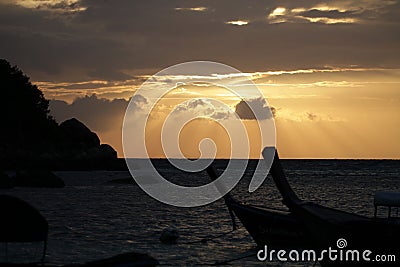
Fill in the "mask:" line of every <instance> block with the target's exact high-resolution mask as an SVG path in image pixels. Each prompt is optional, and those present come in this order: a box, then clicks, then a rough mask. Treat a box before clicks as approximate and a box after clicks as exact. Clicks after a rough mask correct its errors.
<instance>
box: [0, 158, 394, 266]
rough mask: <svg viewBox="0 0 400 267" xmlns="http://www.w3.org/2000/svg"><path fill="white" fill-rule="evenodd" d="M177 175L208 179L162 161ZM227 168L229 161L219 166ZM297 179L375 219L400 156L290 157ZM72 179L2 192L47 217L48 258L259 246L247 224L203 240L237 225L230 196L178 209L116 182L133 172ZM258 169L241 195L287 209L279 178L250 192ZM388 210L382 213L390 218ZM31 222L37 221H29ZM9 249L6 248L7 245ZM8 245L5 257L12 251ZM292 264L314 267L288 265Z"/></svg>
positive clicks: (205, 260)
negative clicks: (173, 241)
mask: <svg viewBox="0 0 400 267" xmlns="http://www.w3.org/2000/svg"><path fill="white" fill-rule="evenodd" d="M156 164H157V165H158V167H159V169H160V170H161V171H162V172H163V173H165V174H166V175H168V176H169V178H170V179H171V180H174V181H175V182H179V183H181V184H186V185H189V184H193V185H198V184H205V183H208V181H209V180H208V178H207V176H206V175H205V173H200V174H197V175H195V174H192V175H185V174H183V173H181V172H178V171H176V170H174V169H172V168H170V167H169V166H168V165H167V164H166V163H165V162H158V163H156ZM218 165H219V168H222V166H223V162H222V161H221V162H219V163H218ZM283 165H284V168H285V169H286V173H287V176H288V177H289V181H290V183H291V184H292V186H293V187H294V189H295V191H296V192H297V193H298V194H299V196H300V197H302V198H304V199H308V200H312V201H315V202H317V203H320V204H323V205H326V206H330V207H334V208H339V209H342V210H346V211H350V212H355V213H358V214H362V215H367V216H373V194H374V192H375V191H378V190H390V191H400V161H387V160H382V161H367V160H286V161H283ZM56 174H57V175H59V176H60V177H62V178H63V179H64V181H65V183H66V185H67V186H66V187H65V188H62V189H32V188H16V189H9V190H4V189H2V190H1V191H0V193H1V194H10V195H15V196H18V197H20V198H22V199H24V200H25V201H27V202H29V203H31V204H32V205H33V206H34V207H36V208H37V209H39V210H40V212H41V213H42V214H43V215H44V216H45V217H46V218H47V220H48V222H49V225H50V230H49V246H48V252H47V256H46V259H47V262H49V263H52V264H60V265H62V264H67V263H83V262H86V261H89V260H95V259H100V258H105V257H110V256H113V255H116V254H120V253H123V252H131V251H137V252H144V253H148V254H150V255H152V256H153V257H155V258H156V259H158V260H159V261H160V263H161V264H162V265H179V266H181V265H186V266H187V265H211V264H214V263H215V262H220V261H225V260H229V259H234V258H237V257H239V256H241V255H244V254H246V253H249V251H250V252H251V251H252V250H254V243H253V241H252V239H251V237H249V236H248V234H247V232H246V230H245V229H244V228H241V229H239V230H237V231H235V232H233V233H231V234H229V235H226V236H223V237H219V238H215V239H213V240H212V241H209V242H207V243H202V242H200V241H201V239H203V238H210V237H214V236H218V235H220V234H222V233H225V232H228V231H230V230H231V222H230V217H229V214H228V212H227V210H226V208H225V206H224V203H223V201H222V200H219V201H217V202H215V203H212V204H210V205H207V206H204V207H199V208H177V207H171V206H168V205H165V204H162V203H159V202H157V201H156V200H154V199H152V198H151V197H149V196H147V195H146V194H145V193H144V192H143V191H142V190H141V189H140V188H139V187H138V186H137V185H135V184H134V182H133V180H132V182H131V183H129V184H115V183H114V184H113V183H109V181H111V180H114V179H120V178H128V177H130V174H129V173H128V172H123V171H120V172H115V171H90V172H72V171H68V172H57V173H56ZM249 176H251V171H249V172H247V175H246V177H245V178H244V179H242V180H241V182H240V184H239V185H238V186H237V187H236V188H235V189H234V191H233V194H234V195H235V196H236V197H237V198H238V199H241V200H243V201H246V202H248V203H253V204H258V205H265V206H271V207H282V205H281V203H280V196H279V193H278V192H277V190H276V189H275V186H274V184H273V182H272V180H271V179H267V180H266V181H265V182H264V184H263V185H262V187H261V188H260V189H258V190H257V191H256V192H254V193H252V194H249V193H247V186H248V182H249V179H250V178H249ZM384 212H385V211H384V210H383V209H382V210H380V213H381V215H382V216H383V215H384ZM27 223H29V222H27ZM168 227H174V228H176V229H177V230H178V232H179V234H180V238H179V240H178V241H179V243H178V244H177V245H166V244H162V243H160V241H159V237H160V234H161V232H162V230H163V229H165V228H168ZM1 246H4V245H3V244H1ZM2 249H3V248H1V247H0V255H1V258H0V261H3V260H4V257H5V253H4V251H2ZM40 249H41V246H40V245H31V244H24V245H23V246H21V245H13V244H8V259H12V260H15V261H27V260H37V259H40ZM231 264H232V265H235V266H253V265H257V264H258V265H262V266H281V265H282V264H280V263H279V262H273V263H265V262H264V263H260V262H258V261H257V259H256V257H255V256H252V257H249V258H246V259H244V260H237V261H233V262H231ZM284 266H312V263H297V264H293V263H286V264H284Z"/></svg>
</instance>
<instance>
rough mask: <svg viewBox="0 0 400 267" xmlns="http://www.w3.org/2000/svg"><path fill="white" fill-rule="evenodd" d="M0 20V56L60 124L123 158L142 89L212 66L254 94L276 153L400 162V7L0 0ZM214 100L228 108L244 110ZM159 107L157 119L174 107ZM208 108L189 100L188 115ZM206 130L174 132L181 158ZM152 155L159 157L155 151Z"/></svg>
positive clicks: (225, 0) (377, 2)
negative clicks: (80, 129)
mask: <svg viewBox="0 0 400 267" xmlns="http://www.w3.org/2000/svg"><path fill="white" fill-rule="evenodd" d="M0 22H1V23H0V39H1V42H0V51H1V54H0V57H1V58H5V59H7V60H8V61H10V62H11V64H13V65H18V66H19V67H20V68H21V69H22V70H23V71H24V73H26V74H27V75H28V76H30V77H31V80H32V81H33V82H34V83H35V84H37V85H38V86H39V88H40V89H41V90H43V92H44V93H45V96H46V97H47V98H48V99H51V103H50V109H51V111H52V114H53V115H54V116H55V118H56V119H57V121H59V122H61V121H63V120H65V119H68V118H70V117H76V118H78V119H79V120H81V121H82V122H84V123H85V124H87V125H88V127H89V128H90V129H92V130H93V131H95V132H97V133H98V134H99V136H100V139H101V140H102V142H104V143H109V144H111V145H112V146H113V147H114V148H115V149H116V150H117V151H118V155H119V156H120V157H122V156H123V153H122V145H121V126H122V121H123V116H124V113H125V110H126V107H127V105H128V101H129V99H130V98H131V97H132V96H133V95H134V94H135V92H136V90H137V89H138V87H139V86H140V85H141V84H142V83H143V82H144V81H146V79H147V78H148V77H150V76H152V75H154V74H155V73H157V72H158V71H160V70H162V69H164V68H166V67H169V66H171V65H174V64H178V63H182V62H186V61H194V60H209V61H215V62H220V63H224V64H227V65H230V66H232V67H234V68H236V69H238V70H240V71H241V72H243V73H244V74H243V76H242V77H246V79H249V80H251V81H253V82H254V83H255V84H256V85H257V86H258V88H259V89H260V90H261V92H262V93H263V95H264V97H265V98H266V99H267V101H268V103H269V105H270V106H271V107H273V108H274V116H275V124H276V130H277V135H276V138H277V147H278V149H279V152H280V154H281V157H283V158H395V159H400V139H399V137H400V1H396V0H335V1H333V0H331V1H319V0H298V1H297V0H280V1H267V0H265V1H260V0H242V1H237V0H219V1H211V0H203V1H200V0H197V1H195V0H185V1H183V0H181V1H177V0H168V1H166V0H164V1H163V0H159V1H153V0H146V1H144V0H143V1H136V0H135V1H131V0H124V1H123V0H121V1H118V0H116V1H101V0H69V1H60V0H0ZM196 90H197V91H196V92H198V93H199V95H205V96H207V95H211V94H216V93H215V92H216V90H214V89H213V90H210V88H206V87H202V88H196ZM207 90H209V91H207ZM189 91H190V90H189ZM185 93H186V95H184V94H183V95H181V99H187V100H189V99H190V97H189V95H188V94H187V93H188V92H187V91H186V92H185ZM173 98H176V96H174V97H173ZM217 98H218V99H220V100H221V101H225V102H226V103H227V104H228V105H229V106H230V108H231V110H232V111H235V108H236V107H237V105H238V104H239V103H240V99H238V98H237V99H234V98H231V97H229V96H227V95H225V94H223V93H220V94H217ZM171 99H172V98H171ZM134 101H137V105H138V107H140V105H142V104H145V102H146V100H145V99H141V98H135V99H134ZM165 101H166V102H165V103H164V105H163V106H162V105H160V106H159V109H158V112H159V114H158V115H159V116H158V117H157V116H156V115H157V114H155V116H154V118H158V120H159V121H157V123H161V121H162V120H163V119H165V115H166V114H167V113H168V111H170V110H171V109H170V106H171V105H173V104H174V103H175V102H173V101H172V100H168V99H166V100H165ZM253 101H256V100H254V99H253ZM257 101H260V103H261V105H259V104H257V105H259V107H261V108H262V107H263V103H264V102H262V100H261V99H258V100H257ZM161 104H162V103H161ZM207 105H208V104H207ZM265 105H266V104H265ZM204 106H206V105H205V104H204V103H201V102H193V101H192V102H186V109H185V110H188V109H189V108H192V110H191V112H195V111H196V108H198V107H200V108H202V107H203V108H204ZM162 107H164V109H163V108H162ZM180 110H182V107H181V108H180ZM208 111H209V110H208ZM208 111H207V112H208ZM228 113H229V112H228ZM212 115H213V116H214V115H215V116H216V115H221V116H222V113H220V112H218V110H217V109H213V110H212ZM239 117H241V115H240V114H239ZM218 119H221V120H222V119H226V118H225V117H218ZM199 123H200V124H204V123H205V122H204V121H203V122H199ZM252 123H254V121H253V120H246V124H248V125H250V126H248V127H250V128H251V127H253V126H251V124H252ZM210 127H211V128H212V129H215V131H213V132H214V134H215V133H216V132H218V131H220V130H221V129H220V128H218V126H210ZM192 128H193V126H192ZM205 128H207V127H205V126H204V125H203V126H201V127H197V128H196V130H195V131H194V130H193V129H192V130H191V129H190V127H188V128H187V129H185V131H186V133H185V132H182V136H181V137H180V138H181V142H182V151H183V152H184V154H185V155H189V156H193V155H196V153H197V152H198V151H197V145H193V144H196V143H198V141H196V140H200V139H201V138H204V137H207V133H206V132H205V131H202V130H198V129H205ZM251 131H252V132H253V133H254V130H251ZM194 132H196V134H197V135H196V136H194ZM223 135H224V134H223V133H222V132H221V134H218V136H223ZM190 137H193V138H192V139H191V138H190ZM154 138H155V137H154ZM221 138H222V137H221ZM222 139H223V138H222ZM194 140H195V141H194ZM252 140H256V139H252ZM224 142H226V141H224V140H221V141H220V143H221V144H225V143H224ZM155 143H157V142H155ZM153 145H154V144H153ZM223 146H224V147H226V146H227V145H226V144H225V145H223ZM228 150H229V149H228ZM151 153H152V155H153V156H162V151H160V149H159V147H155V148H152V152H151ZM219 153H220V154H218V155H219V156H220V157H226V153H227V152H226V153H225V152H224V151H223V150H221V151H219ZM256 154H257V153H256ZM253 157H257V155H253Z"/></svg>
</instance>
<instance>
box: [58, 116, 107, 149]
mask: <svg viewBox="0 0 400 267" xmlns="http://www.w3.org/2000/svg"><path fill="white" fill-rule="evenodd" d="M60 129H61V130H62V131H63V132H64V134H65V135H66V137H67V138H68V139H69V141H70V142H71V145H72V146H79V147H80V148H91V147H99V146H100V139H99V137H98V136H97V134H95V133H94V132H92V131H91V130H90V129H89V128H88V127H86V126H85V124H83V123H82V122H80V121H78V120H77V119H75V118H72V119H69V120H66V121H64V122H62V123H61V124H60Z"/></svg>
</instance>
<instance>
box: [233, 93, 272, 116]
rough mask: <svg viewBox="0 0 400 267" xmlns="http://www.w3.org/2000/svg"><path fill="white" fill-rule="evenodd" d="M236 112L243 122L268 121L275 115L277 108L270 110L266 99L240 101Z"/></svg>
mask: <svg viewBox="0 0 400 267" xmlns="http://www.w3.org/2000/svg"><path fill="white" fill-rule="evenodd" d="M235 112H236V114H237V115H238V116H239V118H241V119H242V120H256V119H258V120H266V119H270V118H272V116H274V115H275V108H273V107H271V108H269V107H268V105H267V102H266V101H265V99H264V98H256V99H249V100H242V101H240V102H239V103H238V104H237V105H236V107H235ZM256 115H257V117H256Z"/></svg>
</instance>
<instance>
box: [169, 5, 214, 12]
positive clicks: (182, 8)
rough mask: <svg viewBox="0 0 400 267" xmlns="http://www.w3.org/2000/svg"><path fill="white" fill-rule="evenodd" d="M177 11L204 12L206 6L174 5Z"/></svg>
mask: <svg viewBox="0 0 400 267" xmlns="http://www.w3.org/2000/svg"><path fill="white" fill-rule="evenodd" d="M175 10H177V11H195V12H205V11H206V10H207V7H204V6H199V7H176V8H175Z"/></svg>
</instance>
